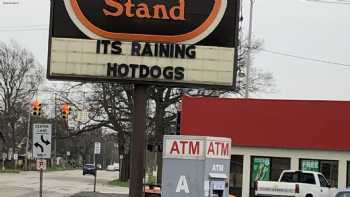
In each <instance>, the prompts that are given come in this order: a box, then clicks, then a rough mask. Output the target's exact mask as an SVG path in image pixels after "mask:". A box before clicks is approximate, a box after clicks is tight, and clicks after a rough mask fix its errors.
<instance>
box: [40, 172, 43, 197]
mask: <svg viewBox="0 0 350 197" xmlns="http://www.w3.org/2000/svg"><path fill="white" fill-rule="evenodd" d="M40 197H43V169H42V168H41V169H40Z"/></svg>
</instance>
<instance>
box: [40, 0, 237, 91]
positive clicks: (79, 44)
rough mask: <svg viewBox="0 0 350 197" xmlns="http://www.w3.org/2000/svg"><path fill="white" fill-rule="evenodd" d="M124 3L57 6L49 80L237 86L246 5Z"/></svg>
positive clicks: (220, 0) (205, 0)
mask: <svg viewBox="0 0 350 197" xmlns="http://www.w3.org/2000/svg"><path fill="white" fill-rule="evenodd" d="M122 2H123V3H121V1H117V0H108V1H107V0H105V1H104V0H95V1H79V0H60V1H51V16H52V17H51V23H50V41H49V43H50V44H49V53H48V55H49V58H48V60H49V61H48V72H47V73H48V75H47V76H48V78H49V79H64V80H90V81H96V80H103V81H104V80H114V81H120V82H127V83H130V82H131V83H137V84H142V83H143V84H156V85H176V86H184V87H189V86H204V87H207V86H218V87H228V88H234V86H235V84H236V83H235V80H236V73H237V69H238V64H237V59H238V58H237V57H238V45H239V42H238V30H239V16H240V15H239V13H240V5H239V4H240V1H239V0H200V1H198V0H178V1H170V0H167V1H159V0H157V1H154V0H152V1H150V0H129V1H122ZM128 5H130V6H131V7H133V8H131V7H128ZM124 6H125V7H124ZM152 8H153V9H152ZM150 9H151V10H150ZM102 10H103V11H102ZM135 27H137V28H135Z"/></svg>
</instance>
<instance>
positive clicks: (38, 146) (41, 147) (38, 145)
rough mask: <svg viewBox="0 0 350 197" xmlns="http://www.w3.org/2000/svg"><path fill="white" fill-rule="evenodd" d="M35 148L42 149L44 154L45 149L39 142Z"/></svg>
mask: <svg viewBox="0 0 350 197" xmlns="http://www.w3.org/2000/svg"><path fill="white" fill-rule="evenodd" d="M34 146H35V147H37V148H40V149H41V152H42V153H43V152H44V147H43V146H41V145H40V144H39V143H38V142H37V143H35V144H34Z"/></svg>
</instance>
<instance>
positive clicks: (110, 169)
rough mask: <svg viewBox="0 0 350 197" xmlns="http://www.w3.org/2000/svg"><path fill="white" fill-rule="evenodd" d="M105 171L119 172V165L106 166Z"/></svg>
mask: <svg viewBox="0 0 350 197" xmlns="http://www.w3.org/2000/svg"><path fill="white" fill-rule="evenodd" d="M106 170H107V171H116V170H119V163H114V164H112V165H108V166H107V169H106Z"/></svg>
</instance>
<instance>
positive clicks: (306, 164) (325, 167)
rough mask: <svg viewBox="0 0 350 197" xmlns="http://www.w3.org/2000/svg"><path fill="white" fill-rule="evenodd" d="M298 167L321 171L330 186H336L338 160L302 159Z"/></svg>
mask: <svg viewBox="0 0 350 197" xmlns="http://www.w3.org/2000/svg"><path fill="white" fill-rule="evenodd" d="M300 169H301V170H307V171H315V172H321V173H322V174H323V175H324V176H325V177H326V179H327V180H328V182H329V183H330V184H331V185H332V186H335V187H338V161H328V160H315V159H302V160H301V162H300Z"/></svg>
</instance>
